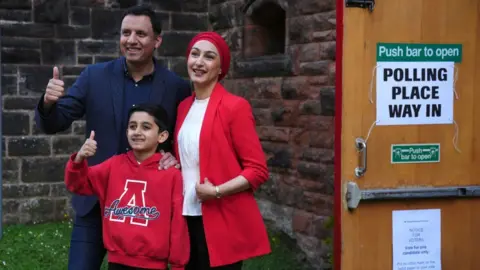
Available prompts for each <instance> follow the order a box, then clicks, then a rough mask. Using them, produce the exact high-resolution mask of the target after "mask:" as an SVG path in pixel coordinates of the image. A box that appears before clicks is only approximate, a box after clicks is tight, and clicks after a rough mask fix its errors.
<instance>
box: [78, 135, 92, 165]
mask: <svg viewBox="0 0 480 270" xmlns="http://www.w3.org/2000/svg"><path fill="white" fill-rule="evenodd" d="M94 138H95V131H93V130H92V131H91V132H90V137H89V138H88V139H87V140H86V141H85V143H84V144H83V145H82V148H80V150H79V151H78V153H77V156H76V157H75V162H77V163H80V162H82V161H83V160H84V159H86V158H89V157H92V156H94V155H95V152H97V142H96V141H95V139H94Z"/></svg>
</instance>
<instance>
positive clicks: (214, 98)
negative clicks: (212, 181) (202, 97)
mask: <svg viewBox="0 0 480 270" xmlns="http://www.w3.org/2000/svg"><path fill="white" fill-rule="evenodd" d="M224 93H225V89H224V88H223V87H222V85H221V84H220V83H217V84H216V85H215V88H214V89H213V92H212V95H211V96H210V100H209V101H208V106H207V111H206V112H205V116H204V118H203V123H202V129H201V130H200V183H203V182H204V179H205V175H203V174H204V172H206V169H207V167H206V166H207V164H208V162H209V159H210V149H211V147H212V145H211V144H212V132H213V129H214V122H215V118H216V115H217V111H218V105H219V104H220V101H221V100H222V97H223V95H224ZM207 177H208V176H207Z"/></svg>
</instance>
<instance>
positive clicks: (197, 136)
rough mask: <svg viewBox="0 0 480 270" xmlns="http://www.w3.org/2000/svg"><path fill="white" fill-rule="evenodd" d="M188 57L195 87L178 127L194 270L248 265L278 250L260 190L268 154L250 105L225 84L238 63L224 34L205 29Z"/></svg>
mask: <svg viewBox="0 0 480 270" xmlns="http://www.w3.org/2000/svg"><path fill="white" fill-rule="evenodd" d="M187 58H188V60H187V67H188V74H189V76H190V79H191V81H192V83H193V86H194V93H193V95H192V96H191V97H190V98H187V99H185V100H184V101H183V102H181V103H180V105H179V106H178V115H177V123H176V128H175V134H174V138H175V150H176V155H177V160H180V164H181V166H182V175H183V181H184V195H185V196H184V197H185V199H184V205H183V214H184V216H185V218H186V220H187V223H188V228H189V233H190V244H191V253H190V263H189V264H188V265H187V267H186V270H207V269H223V270H226V269H229V270H240V269H241V268H242V263H243V261H244V260H246V259H249V258H253V257H257V256H262V255H266V254H268V253H270V252H271V249H270V242H269V239H268V235H267V231H266V228H265V224H264V222H263V218H262V216H261V213H260V210H259V208H258V205H257V203H256V201H255V198H254V195H253V193H254V191H255V190H256V189H257V188H258V187H259V186H260V185H262V184H263V183H265V181H267V179H268V169H267V165H266V159H265V154H264V152H263V149H262V146H261V144H260V139H259V137H258V135H257V133H256V129H255V121H254V117H253V113H252V109H251V106H250V104H249V103H248V101H247V100H245V99H244V98H242V97H239V96H236V95H233V94H231V93H229V92H227V91H226V90H225V88H224V87H223V86H222V85H221V84H220V83H219V80H221V79H222V78H223V77H225V75H226V73H227V72H228V69H229V66H230V51H229V48H228V45H227V44H226V42H225V41H224V40H223V38H222V37H221V36H220V35H218V34H216V33H214V32H204V33H200V34H198V35H197V36H195V37H194V38H193V39H192V41H191V42H190V44H189V46H188V50H187Z"/></svg>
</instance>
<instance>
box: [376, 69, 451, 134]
mask: <svg viewBox="0 0 480 270" xmlns="http://www.w3.org/2000/svg"><path fill="white" fill-rule="evenodd" d="M376 75H377V90H376V92H377V125H425V124H452V123H453V97H454V92H453V85H454V63H453V62H378V66H377V74H376Z"/></svg>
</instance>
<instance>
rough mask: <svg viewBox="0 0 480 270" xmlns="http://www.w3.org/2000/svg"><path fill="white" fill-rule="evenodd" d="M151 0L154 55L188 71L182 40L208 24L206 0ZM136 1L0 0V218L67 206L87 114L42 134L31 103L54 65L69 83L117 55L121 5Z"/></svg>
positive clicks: (35, 218) (54, 212)
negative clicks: (159, 33)
mask: <svg viewBox="0 0 480 270" xmlns="http://www.w3.org/2000/svg"><path fill="white" fill-rule="evenodd" d="M142 2H144V3H147V2H148V1H146V0H145V1H142ZM151 2H152V4H153V5H154V6H155V7H156V9H157V11H158V13H159V14H160V15H161V17H162V20H163V29H164V42H165V43H164V44H163V45H162V46H161V49H160V50H159V52H158V55H159V56H160V57H159V59H161V61H163V62H164V63H165V64H166V65H167V66H169V67H170V68H171V69H173V70H175V71H177V72H180V73H182V74H185V66H184V64H183V63H184V62H185V59H184V57H183V56H184V55H185V49H186V46H187V42H188V41H189V40H190V38H191V37H192V36H193V35H194V33H195V32H198V31H200V30H206V29H207V23H208V22H207V14H206V12H207V8H208V7H207V5H208V3H207V1H206V0H196V1H194V0H190V1H178V0H162V1H153V0H152V1H151ZM135 4H137V0H128V1H127V0H122V1H120V0H118V1H113V0H49V1H46V0H33V1H32V0H2V1H0V28H1V29H2V33H3V36H2V40H1V43H2V46H1V53H2V64H3V65H2V69H3V75H2V98H3V108H2V111H3V118H2V121H3V122H2V125H3V126H2V127H3V137H2V144H3V148H2V149H3V153H2V156H3V174H2V176H3V182H4V185H3V198H4V200H3V212H4V217H3V220H4V222H6V223H26V222H44V221H50V220H58V219H62V218H64V217H65V214H67V213H68V212H69V211H70V204H69V201H68V200H69V196H68V193H67V192H66V190H65V187H64V184H63V182H62V181H63V169H64V166H65V162H66V160H67V157H68V155H69V154H71V153H72V151H75V150H78V149H79V147H80V146H81V144H82V142H83V141H84V139H85V135H84V127H85V126H84V122H83V121H77V122H75V123H74V124H73V125H72V127H71V128H70V129H69V130H67V131H66V132H63V133H62V134H59V135H56V136H47V135H44V134H42V132H41V131H40V130H39V129H38V128H37V127H36V126H35V123H34V112H33V108H34V107H35V105H36V104H37V102H38V100H39V96H40V95H41V94H42V93H43V92H44V91H45V88H46V85H47V82H48V80H49V79H50V78H51V77H52V73H53V66H54V65H58V66H59V68H60V73H61V74H62V75H63V79H64V81H65V83H66V85H67V86H69V85H71V84H72V83H73V82H74V81H75V78H76V76H77V75H78V74H79V73H80V72H81V70H82V69H83V68H84V66H85V65H86V64H91V63H96V62H102V61H107V60H110V59H113V58H115V57H117V56H118V55H119V45H118V37H119V35H118V30H119V28H120V19H121V13H122V10H123V9H124V8H127V7H128V6H131V5H135Z"/></svg>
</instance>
